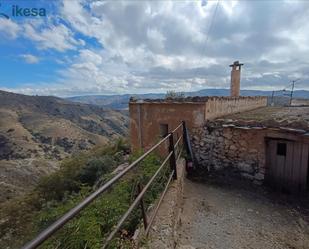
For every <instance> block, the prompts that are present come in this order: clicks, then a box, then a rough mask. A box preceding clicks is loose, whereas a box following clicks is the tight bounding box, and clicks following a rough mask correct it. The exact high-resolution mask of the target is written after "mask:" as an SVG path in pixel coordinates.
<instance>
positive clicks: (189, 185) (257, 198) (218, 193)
mask: <svg viewBox="0 0 309 249" xmlns="http://www.w3.org/2000/svg"><path fill="white" fill-rule="evenodd" d="M176 248H179V249H180V248H182V249H185V248H186V249H193V248H196V249H197V248H199V249H202V248H203V249H208V248H209V249H210V248H216V249H239V248H254V249H259V248H262V249H279V248H280V249H284V248H289V249H292V248H293V249H304V248H309V226H308V223H307V222H306V221H305V218H304V216H303V215H302V214H300V212H299V211H298V210H296V209H295V208H292V207H289V206H288V205H285V204H280V203H278V202H277V201H273V200H272V199H271V198H269V197H266V196H265V195H263V194H262V193H259V192H258V191H257V192H254V191H253V192H252V191H246V190H244V189H240V188H230V187H220V186H219V185H214V184H201V183H196V182H192V181H190V180H188V179H186V180H185V187H184V205H183V210H182V214H181V219H180V222H179V226H178V230H177V243H176Z"/></svg>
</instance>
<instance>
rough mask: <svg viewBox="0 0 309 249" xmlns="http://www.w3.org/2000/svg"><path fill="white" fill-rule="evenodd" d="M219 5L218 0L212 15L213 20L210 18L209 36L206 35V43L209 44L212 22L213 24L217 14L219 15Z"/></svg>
mask: <svg viewBox="0 0 309 249" xmlns="http://www.w3.org/2000/svg"><path fill="white" fill-rule="evenodd" d="M218 6H219V0H218V1H217V4H216V8H215V11H214V14H213V15H212V18H211V20H210V25H209V29H208V32H207V36H206V42H205V43H206V44H207V42H208V39H209V34H210V31H211V29H212V24H213V22H214V19H215V18H216V15H217V10H218Z"/></svg>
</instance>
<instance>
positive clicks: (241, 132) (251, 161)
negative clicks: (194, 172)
mask: <svg viewBox="0 0 309 249" xmlns="http://www.w3.org/2000/svg"><path fill="white" fill-rule="evenodd" d="M264 135H265V134H264V132H263V131H262V130H246V129H240V128H231V127H226V128H223V127H222V126H221V127H219V126H216V124H215V123H211V122H209V123H208V124H207V125H204V126H203V127H201V128H198V129H194V130H193V136H192V138H191V139H192V145H193V150H194V155H195V156H196V159H197V163H198V166H199V167H202V168H204V169H208V170H209V171H210V172H212V171H218V170H230V172H234V173H235V174H238V175H239V174H240V175H241V176H242V177H245V178H247V179H250V180H252V181H254V183H257V184H259V183H262V181H263V179H264V174H265V141H264Z"/></svg>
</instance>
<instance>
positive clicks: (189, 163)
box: [182, 121, 194, 173]
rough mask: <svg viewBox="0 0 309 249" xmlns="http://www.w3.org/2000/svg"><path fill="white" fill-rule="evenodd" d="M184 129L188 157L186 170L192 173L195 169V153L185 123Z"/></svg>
mask: <svg viewBox="0 0 309 249" xmlns="http://www.w3.org/2000/svg"><path fill="white" fill-rule="evenodd" d="M182 127H183V142H184V145H185V148H186V152H187V156H188V158H187V160H186V169H187V172H188V173H190V172H191V171H192V170H193V169H194V156H193V151H192V147H191V142H190V137H189V132H188V129H187V126H186V122H185V121H182Z"/></svg>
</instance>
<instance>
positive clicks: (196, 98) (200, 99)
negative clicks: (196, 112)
mask: <svg viewBox="0 0 309 249" xmlns="http://www.w3.org/2000/svg"><path fill="white" fill-rule="evenodd" d="M262 97H265V96H240V97H229V96H202V97H201V96H193V97H184V98H166V99H135V98H134V97H133V98H131V99H130V102H129V103H130V104H131V103H132V104H134V103H136V104H144V103H145V104H146V103H154V104H157V103H162V104H163V103H168V104H170V103H184V104H187V103H206V102H207V101H208V100H214V99H218V100H232V99H250V98H251V99H256V98H262Z"/></svg>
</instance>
